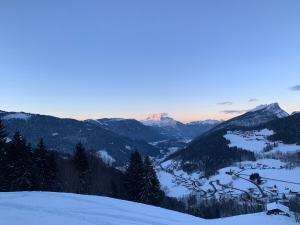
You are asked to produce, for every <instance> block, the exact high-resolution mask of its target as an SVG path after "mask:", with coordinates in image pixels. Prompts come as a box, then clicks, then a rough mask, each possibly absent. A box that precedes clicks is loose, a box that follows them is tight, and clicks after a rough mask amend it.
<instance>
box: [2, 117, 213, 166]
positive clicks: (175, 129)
mask: <svg viewBox="0 0 300 225" xmlns="http://www.w3.org/2000/svg"><path fill="white" fill-rule="evenodd" d="M0 119H2V120H3V122H4V124H5V126H6V129H7V131H8V134H9V137H10V138H12V136H13V134H14V133H15V132H16V131H19V132H21V134H22V135H24V136H25V137H26V138H27V140H28V142H30V143H31V144H32V145H33V146H35V145H36V144H37V143H38V141H39V139H40V138H43V139H44V141H45V143H46V144H47V145H48V147H49V148H50V149H53V150H57V151H60V152H64V153H71V152H72V151H73V150H74V147H75V145H76V143H77V142H79V141H80V142H82V143H83V144H84V145H85V146H86V148H87V149H89V150H95V151H101V152H102V153H103V152H107V154H108V155H109V156H110V157H112V158H113V159H114V160H115V161H116V165H118V164H123V163H125V162H127V160H128V158H129V156H130V154H131V152H132V151H133V150H135V149H138V150H139V151H140V152H141V153H142V154H144V155H145V154H147V155H149V156H152V157H155V156H158V155H159V154H161V152H162V151H161V150H162V149H168V148H169V147H172V146H173V145H174V142H176V141H174V140H173V141H169V142H165V144H164V145H163V146H155V145H154V144H151V143H155V142H159V141H166V140H172V139H178V138H183V139H192V138H194V137H196V136H198V135H201V134H202V133H203V132H205V131H207V130H208V129H210V128H212V127H213V126H214V123H212V122H207V123H206V122H205V123H203V124H202V123H200V122H195V123H191V124H186V125H185V124H182V123H180V122H177V121H175V120H173V119H171V118H168V119H166V118H165V117H161V121H165V120H169V121H172V123H166V122H162V124H163V125H162V126H155V125H154V124H151V125H150V124H149V125H145V123H142V122H140V121H137V120H134V119H122V118H110V119H108V118H105V119H97V120H85V121H78V120H74V119H61V118H57V117H53V116H46V115H39V114H30V113H24V112H5V111H0ZM157 122H158V123H159V121H158V120H157ZM149 143H150V144H149ZM168 144H170V145H168ZM180 146H182V145H180Z"/></svg>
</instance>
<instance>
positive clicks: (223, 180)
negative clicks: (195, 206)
mask: <svg viewBox="0 0 300 225" xmlns="http://www.w3.org/2000/svg"><path fill="white" fill-rule="evenodd" d="M232 173H239V176H240V177H238V176H235V175H234V174H232ZM253 173H258V174H260V176H261V177H262V181H263V183H262V184H261V188H262V189H263V190H264V191H265V192H266V194H267V195H269V196H270V197H274V196H277V197H278V196H279V197H280V196H281V195H282V194H283V193H284V194H286V195H287V196H288V195H289V193H290V192H300V185H299V181H300V167H296V168H289V166H288V165H287V164H286V163H284V162H281V161H280V160H275V159H261V160H258V161H256V162H249V161H245V162H241V163H236V164H235V165H232V166H230V167H225V168H222V169H220V170H218V172H217V174H216V175H214V176H211V177H209V178H208V179H207V178H205V177H203V173H201V172H194V173H190V174H188V173H186V172H184V171H183V170H182V169H181V168H180V167H179V166H178V163H177V162H176V161H172V160H169V161H166V162H164V163H163V164H162V165H161V167H160V168H157V174H158V178H159V180H160V182H161V185H162V187H163V188H164V189H165V190H166V193H167V195H169V196H172V197H177V198H180V197H183V196H185V195H189V194H194V193H195V191H199V190H203V191H205V192H207V193H213V192H214V189H215V188H216V190H217V191H216V192H215V194H214V195H211V197H216V198H218V197H219V196H224V195H226V196H227V197H228V198H236V197H238V196H239V195H240V194H242V192H241V191H239V190H237V189H240V190H243V191H249V192H251V193H254V196H255V195H259V190H258V189H257V187H256V186H255V185H253V184H252V183H251V182H249V181H246V180H244V179H243V178H247V179H249V176H250V175H251V174H253ZM211 182H214V184H213V185H212V184H211ZM222 185H223V186H222ZM224 186H228V188H224Z"/></svg>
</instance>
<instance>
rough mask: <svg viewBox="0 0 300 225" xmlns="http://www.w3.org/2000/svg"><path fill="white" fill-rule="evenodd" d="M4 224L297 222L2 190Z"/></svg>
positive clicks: (258, 224) (292, 224) (285, 224)
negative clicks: (212, 217) (200, 214)
mask: <svg viewBox="0 0 300 225" xmlns="http://www.w3.org/2000/svg"><path fill="white" fill-rule="evenodd" d="M0 224H3V225H23V224H24V225H27V224H28V225H253V224H255V225H297V223H296V222H294V220H293V218H289V217H286V216H267V215H266V214H265V213H258V214H249V215H242V216H236V217H229V218H223V219H215V220H205V219H201V218H197V217H193V216H190V215H187V214H182V213H178V212H174V211H170V210H166V209H162V208H158V207H153V206H148V205H143V204H139V203H134V202H127V201H122V200H117V199H112V198H107V197H99V196H85V195H76V194H67V193H49V192H10V193H5V192H2V193H0Z"/></svg>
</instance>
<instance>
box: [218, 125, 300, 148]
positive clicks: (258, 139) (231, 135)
mask: <svg viewBox="0 0 300 225" xmlns="http://www.w3.org/2000/svg"><path fill="white" fill-rule="evenodd" d="M273 134H274V131H272V130H268V129H263V130H260V131H257V130H253V131H227V134H225V135H224V138H225V139H227V140H229V141H230V144H229V145H228V146H229V147H237V148H241V149H245V150H248V151H252V152H255V153H262V152H263V150H264V148H265V147H266V146H267V144H270V145H273V146H274V144H275V147H273V149H272V150H271V152H282V153H288V152H295V151H299V150H300V145H296V144H283V143H281V142H271V141H269V140H268V139H267V138H268V137H269V136H271V135H273Z"/></svg>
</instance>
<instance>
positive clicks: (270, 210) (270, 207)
mask: <svg viewBox="0 0 300 225" xmlns="http://www.w3.org/2000/svg"><path fill="white" fill-rule="evenodd" d="M267 215H285V216H290V210H289V208H288V207H286V206H285V205H282V204H280V203H276V202H273V203H269V204H267Z"/></svg>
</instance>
